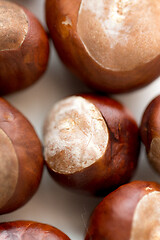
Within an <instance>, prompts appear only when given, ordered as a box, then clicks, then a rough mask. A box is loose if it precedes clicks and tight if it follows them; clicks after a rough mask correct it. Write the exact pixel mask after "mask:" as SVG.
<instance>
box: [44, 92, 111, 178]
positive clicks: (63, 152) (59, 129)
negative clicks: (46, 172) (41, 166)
mask: <svg viewBox="0 0 160 240" xmlns="http://www.w3.org/2000/svg"><path fill="white" fill-rule="evenodd" d="M108 140H109V133H108V127H107V124H106V122H105V120H104V119H103V116H102V114H101V112H100V111H99V110H98V109H97V108H96V107H95V106H94V105H93V104H92V103H91V102H89V101H88V100H85V99H84V98H83V97H80V96H72V97H69V98H67V99H65V100H62V101H60V102H58V103H57V104H56V105H55V106H54V107H53V109H52V110H51V113H50V115H49V117H48V119H47V121H46V124H45V129H44V142H45V143H44V144H45V159H46V161H47V163H48V165H49V166H50V168H51V169H52V170H54V171H55V172H59V173H63V174H72V173H75V172H77V171H80V170H82V169H84V168H85V167H89V166H91V165H92V164H93V163H95V162H96V161H98V160H99V159H100V158H101V157H102V156H103V155H104V153H105V151H106V148H107V145H108Z"/></svg>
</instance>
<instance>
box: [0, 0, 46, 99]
mask: <svg viewBox="0 0 160 240" xmlns="http://www.w3.org/2000/svg"><path fill="white" fill-rule="evenodd" d="M0 23H1V24H0V95H3V94H7V93H12V92H15V91H17V90H20V89H23V88H26V87H28V86H29V85H31V84H32V83H34V82H35V81H37V80H38V79H39V78H40V76H41V75H42V74H43V73H44V71H45V69H46V66H47V62H48V55H49V43H48V38H47V35H46V33H45V31H44V29H43V27H42V26H41V24H40V23H39V21H38V20H37V19H36V18H35V17H34V16H33V15H32V14H31V13H30V12H29V11H28V10H27V9H25V8H24V7H22V6H19V5H16V4H15V3H12V2H9V1H3V0H0Z"/></svg>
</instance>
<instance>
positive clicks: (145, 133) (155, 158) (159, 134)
mask: <svg viewBox="0 0 160 240" xmlns="http://www.w3.org/2000/svg"><path fill="white" fill-rule="evenodd" d="M140 129H141V138H142V141H143V143H144V145H145V147H146V152H147V155H148V159H149V161H150V163H151V165H152V166H153V167H154V169H155V170H156V171H157V172H158V173H160V95H159V96H157V97H156V98H155V99H153V100H152V102H151V103H150V104H149V105H148V107H147V108H146V110H145V112H144V114H143V117H142V121H141V128H140Z"/></svg>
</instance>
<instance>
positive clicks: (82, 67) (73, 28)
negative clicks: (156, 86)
mask: <svg viewBox="0 0 160 240" xmlns="http://www.w3.org/2000/svg"><path fill="white" fill-rule="evenodd" d="M46 20H47V25H48V28H49V31H50V34H51V37H52V39H53V42H54V45H55V47H56V49H57V51H58V53H59V56H60V58H61V59H62V61H63V62H64V63H65V64H66V66H67V67H68V68H70V69H71V70H72V71H73V72H74V73H76V74H77V76H80V77H81V78H82V80H84V81H85V82H86V83H87V84H88V85H89V86H91V87H94V88H95V89H96V90H100V91H106V92H112V93H120V92H128V91H131V90H134V89H137V88H140V87H143V86H145V85H147V84H149V83H150V82H151V81H153V80H154V79H155V78H157V77H158V76H159V74H160V50H159V45H160V25H159V24H158V25H157V22H158V23H159V22H160V1H159V0H142V1H138V0H136V1H128V0H127V1H126V0H114V1H113V0H107V1H104V0H98V1H97V0H77V1H75V0H59V1H57V0H46Z"/></svg>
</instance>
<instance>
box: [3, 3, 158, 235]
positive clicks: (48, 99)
mask: <svg viewBox="0 0 160 240" xmlns="http://www.w3.org/2000/svg"><path fill="white" fill-rule="evenodd" d="M16 2H19V3H20V4H23V5H25V6H27V7H28V8H29V9H30V10H31V11H32V12H33V13H35V15H36V16H37V17H38V18H39V19H40V20H41V22H42V23H43V25H45V21H44V7H43V6H44V1H43V0H23V1H22V0H19V1H18V0H17V1H16ZM86 89H87V88H86V87H85V86H84V85H83V84H82V83H81V82H80V81H79V80H77V79H76V78H75V77H74V76H73V75H71V74H70V73H69V72H68V71H67V70H66V69H65V67H64V66H63V65H62V64H61V62H60V61H59V59H58V57H57V55H56V53H55V51H54V48H53V45H52V44H51V56H50V62H49V67H48V70H47V72H46V73H45V75H44V76H43V77H42V78H41V79H40V81H39V82H37V83H36V84H35V85H33V86H31V87H30V88H28V89H26V90H24V91H21V92H19V93H16V94H12V95H10V96H6V99H7V100H8V101H10V103H12V104H13V105H14V106H15V107H17V108H18V109H19V110H20V111H21V112H22V113H23V114H24V115H25V116H27V118H28V119H29V120H30V121H31V123H32V124H33V125H34V127H35V129H36V131H37V133H38V135H39V137H40V139H41V140H42V126H43V122H44V119H45V116H46V114H47V113H48V111H49V110H50V108H51V107H52V105H53V104H54V103H55V102H56V101H58V100H60V99H62V98H64V97H66V96H68V95H71V94H75V93H77V92H83V91H84V90H86ZM158 94H160V79H158V80H156V81H155V82H154V83H152V84H150V85H149V86H148V87H146V88H143V89H142V90H138V91H135V92H133V93H130V94H121V95H114V96H113V97H114V98H116V99H118V100H120V101H121V102H122V103H124V104H125V105H126V106H127V107H128V108H129V109H130V110H131V112H132V113H133V115H134V116H135V118H136V119H137V121H138V123H139V122H140V119H141V116H142V113H143V111H144V109H145V107H146V106H147V104H148V103H149V102H150V101H151V99H153V98H154V97H155V96H156V95H158ZM141 152H142V153H141V156H140V163H139V167H138V170H137V173H136V175H135V177H134V179H141V180H151V181H158V182H160V176H158V175H157V174H156V173H155V172H154V171H153V170H152V169H151V168H150V166H149V164H148V162H147V159H146V155H145V153H144V148H143V147H142V151H141ZM100 200H101V199H99V198H94V197H86V196H82V195H80V194H75V193H73V192H70V191H68V190H66V189H64V188H62V187H60V186H58V185H57V184H56V183H55V182H54V181H53V180H52V179H51V177H50V176H49V174H48V173H47V171H46V169H45V171H44V175H43V178H42V182H41V185H40V188H39V190H38V192H37V193H36V194H35V195H34V197H33V198H32V199H31V200H30V201H29V202H28V203H27V204H26V205H25V206H24V207H22V208H21V209H19V210H17V211H15V212H13V213H11V214H7V215H2V216H0V222H2V221H11V220H20V219H21V220H35V221H39V222H43V223H48V224H51V225H53V226H55V227H57V228H59V229H61V230H62V231H64V232H65V233H66V234H67V235H68V236H69V237H70V238H71V239H72V240H74V239H75V240H83V239H84V231H85V228H86V224H87V221H88V218H89V215H90V214H91V212H92V210H93V209H94V207H95V206H96V205H97V204H98V203H99V202H100Z"/></svg>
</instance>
